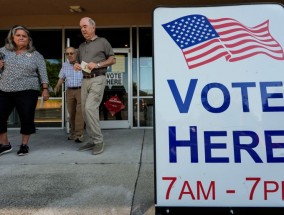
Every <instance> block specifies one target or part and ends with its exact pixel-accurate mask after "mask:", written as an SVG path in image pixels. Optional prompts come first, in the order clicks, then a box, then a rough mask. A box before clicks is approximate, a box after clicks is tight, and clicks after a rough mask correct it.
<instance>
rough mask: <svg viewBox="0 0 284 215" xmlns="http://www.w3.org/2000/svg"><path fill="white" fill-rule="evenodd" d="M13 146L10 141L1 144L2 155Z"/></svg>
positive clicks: (0, 153) (0, 151) (0, 152)
mask: <svg viewBox="0 0 284 215" xmlns="http://www.w3.org/2000/svg"><path fill="white" fill-rule="evenodd" d="M12 149H13V148H12V146H11V145H10V143H9V144H8V145H1V144H0V155H3V154H5V153H8V152H10V151H12Z"/></svg>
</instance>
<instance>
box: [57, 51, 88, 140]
mask: <svg viewBox="0 0 284 215" xmlns="http://www.w3.org/2000/svg"><path fill="white" fill-rule="evenodd" d="M65 55H66V57H67V61H66V62H64V63H63V65H62V68H61V70H60V72H59V76H58V77H59V79H58V82H57V84H56V86H55V88H54V92H55V93H57V92H58V91H59V89H60V87H61V85H62V83H63V82H64V81H65V85H66V88H67V89H66V102H67V110H68V113H69V116H70V118H69V123H70V136H69V137H68V140H75V142H77V143H81V142H82V141H83V134H84V120H83V116H82V109H81V84H82V79H83V75H82V72H81V71H79V72H78V71H75V70H74V67H73V65H74V63H75V62H76V58H77V51H76V49H75V48H73V47H67V48H66V50H65Z"/></svg>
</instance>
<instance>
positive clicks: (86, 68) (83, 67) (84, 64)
mask: <svg viewBox="0 0 284 215" xmlns="http://www.w3.org/2000/svg"><path fill="white" fill-rule="evenodd" d="M81 67H82V70H83V71H85V72H87V73H91V70H90V69H89V68H88V63H86V62H85V61H82V63H81Z"/></svg>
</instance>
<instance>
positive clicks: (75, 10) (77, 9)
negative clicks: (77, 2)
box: [69, 6, 84, 13]
mask: <svg viewBox="0 0 284 215" xmlns="http://www.w3.org/2000/svg"><path fill="white" fill-rule="evenodd" d="M83 10H84V9H83V8H81V6H69V11H70V12H71V13H81V12H83Z"/></svg>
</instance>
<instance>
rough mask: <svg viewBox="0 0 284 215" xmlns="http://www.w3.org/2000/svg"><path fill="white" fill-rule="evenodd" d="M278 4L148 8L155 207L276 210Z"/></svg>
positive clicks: (281, 141)
mask: <svg viewBox="0 0 284 215" xmlns="http://www.w3.org/2000/svg"><path fill="white" fill-rule="evenodd" d="M283 22H284V10H283V6H282V5H280V4H253V5H226V6H213V7H158V8H156V9H155V10H154V12H153V33H154V93H155V94H154V95H155V171H156V174H155V175H156V178H155V180H156V206H202V207H218V206H219V207H227V206H229V207H283V206H284V173H283V166H284V98H283V97H284V96H283V93H284V86H283V82H284V53H283V49H284V28H283Z"/></svg>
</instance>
